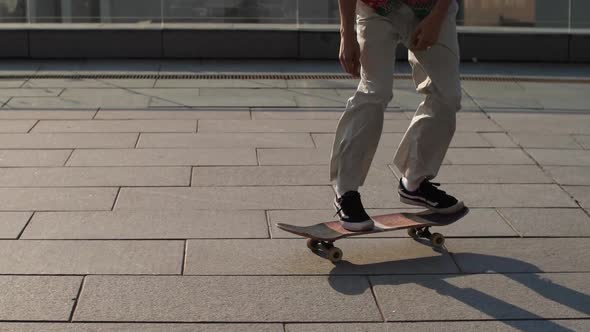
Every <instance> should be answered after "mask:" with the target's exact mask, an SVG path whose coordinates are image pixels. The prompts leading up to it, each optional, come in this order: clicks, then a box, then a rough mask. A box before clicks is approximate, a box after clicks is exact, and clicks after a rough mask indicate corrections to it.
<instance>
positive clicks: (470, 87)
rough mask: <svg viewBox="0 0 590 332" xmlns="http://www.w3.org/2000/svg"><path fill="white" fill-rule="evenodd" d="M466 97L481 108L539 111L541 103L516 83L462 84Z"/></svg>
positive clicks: (467, 82) (466, 82)
mask: <svg viewBox="0 0 590 332" xmlns="http://www.w3.org/2000/svg"><path fill="white" fill-rule="evenodd" d="M462 86H463V89H464V90H465V91H466V92H467V95H468V96H469V97H471V98H473V99H474V100H475V101H476V102H477V104H478V105H479V106H481V107H482V108H484V109H485V108H529V109H541V108H543V106H542V105H541V103H540V102H539V101H538V100H537V99H536V98H534V97H533V96H531V95H528V94H527V93H526V91H525V90H524V89H523V88H522V87H521V86H519V85H518V83H516V82H493V83H488V82H486V83H481V82H470V81H463V82H462Z"/></svg>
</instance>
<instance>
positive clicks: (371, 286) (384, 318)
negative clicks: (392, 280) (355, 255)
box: [365, 275, 387, 323]
mask: <svg viewBox="0 0 590 332" xmlns="http://www.w3.org/2000/svg"><path fill="white" fill-rule="evenodd" d="M365 280H367V283H368V284H369V289H370V290H371V297H372V298H373V301H374V302H375V306H376V307H377V310H379V315H380V316H381V320H382V321H383V322H384V323H386V322H387V318H386V317H385V314H384V313H383V309H381V306H379V300H378V299H377V293H375V289H374V286H373V283H372V282H371V278H370V277H369V276H368V275H367V276H365Z"/></svg>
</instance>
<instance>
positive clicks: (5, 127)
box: [0, 120, 37, 133]
mask: <svg viewBox="0 0 590 332" xmlns="http://www.w3.org/2000/svg"><path fill="white" fill-rule="evenodd" d="M35 123H37V121H35V120H1V121H0V133H26V132H28V131H29V130H30V129H31V128H33V126H34V125H35Z"/></svg>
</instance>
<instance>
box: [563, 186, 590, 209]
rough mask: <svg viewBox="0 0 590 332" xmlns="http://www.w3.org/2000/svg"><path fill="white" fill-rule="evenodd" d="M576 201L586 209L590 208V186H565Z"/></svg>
mask: <svg viewBox="0 0 590 332" xmlns="http://www.w3.org/2000/svg"><path fill="white" fill-rule="evenodd" d="M563 188H564V189H565V190H567V192H569V193H570V194H571V195H572V196H573V197H574V199H575V200H576V201H578V202H580V205H581V206H582V207H584V208H589V207H590V186H575V187H574V186H564V187H563Z"/></svg>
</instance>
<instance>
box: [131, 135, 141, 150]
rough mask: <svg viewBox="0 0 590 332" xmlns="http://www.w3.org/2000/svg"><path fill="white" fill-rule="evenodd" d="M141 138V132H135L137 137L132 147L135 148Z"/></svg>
mask: <svg viewBox="0 0 590 332" xmlns="http://www.w3.org/2000/svg"><path fill="white" fill-rule="evenodd" d="M140 138H141V132H139V133H137V139H136V140H135V145H134V146H133V148H134V149H137V147H138V145H139V140H140Z"/></svg>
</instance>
